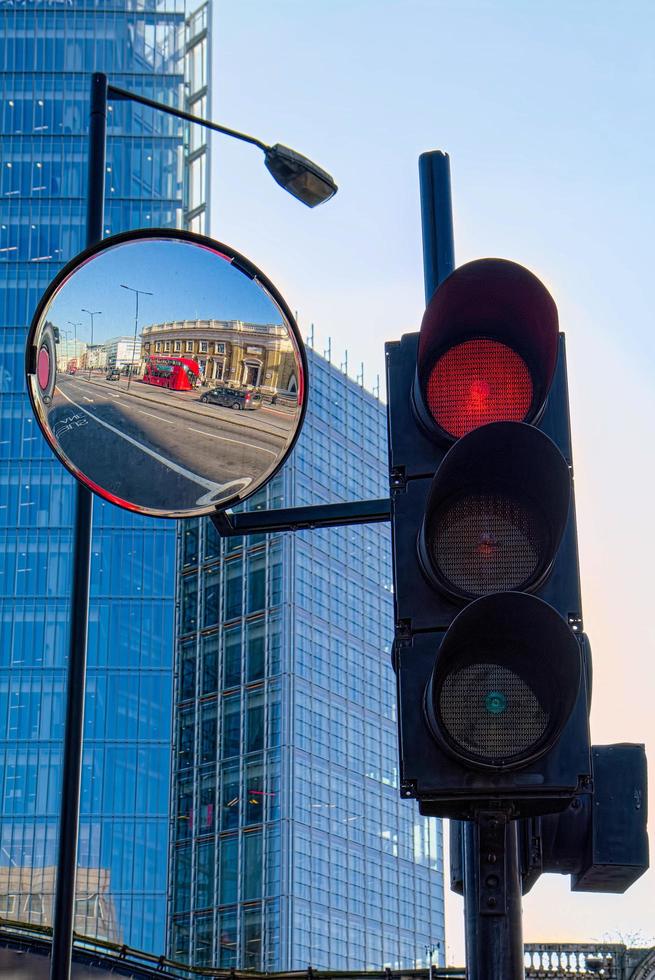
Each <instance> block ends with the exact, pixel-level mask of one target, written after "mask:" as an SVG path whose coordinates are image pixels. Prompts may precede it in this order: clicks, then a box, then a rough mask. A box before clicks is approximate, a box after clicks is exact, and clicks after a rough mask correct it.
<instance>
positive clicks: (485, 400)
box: [426, 337, 534, 438]
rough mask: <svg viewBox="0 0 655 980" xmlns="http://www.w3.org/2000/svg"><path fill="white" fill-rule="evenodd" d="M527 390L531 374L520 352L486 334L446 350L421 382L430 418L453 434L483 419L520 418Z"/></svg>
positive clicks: (527, 405)
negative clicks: (422, 382)
mask: <svg viewBox="0 0 655 980" xmlns="http://www.w3.org/2000/svg"><path fill="white" fill-rule="evenodd" d="M533 394H534V389H533V384H532V377H531V375H530V371H529V369H528V366H527V364H526V363H525V361H524V360H523V358H522V357H521V356H520V354H517V353H516V351H514V350H512V348H511V347H508V346H507V345H506V344H501V343H500V342H499V341H497V340H491V339H490V338H488V337H477V338H474V339H472V340H466V341H464V342H463V343H461V344H457V345H456V346H455V347H451V348H450V349H449V350H447V351H446V353H445V354H443V355H442V356H441V357H440V358H439V359H438V360H437V362H436V363H435V365H434V367H433V368H432V371H431V372H430V375H429V377H428V380H427V385H426V397H427V403H428V409H429V411H430V414H431V415H432V418H433V419H434V421H435V422H436V423H437V425H439V426H440V427H441V428H442V429H443V430H444V431H445V432H447V433H448V435H450V436H453V437H455V438H460V437H461V436H463V435H466V433H467V432H471V431H472V430H473V429H477V428H479V426H481V425H486V424H487V423H488V422H504V421H509V422H522V421H523V420H524V419H525V418H526V417H527V416H528V413H529V411H530V407H531V405H532V400H533Z"/></svg>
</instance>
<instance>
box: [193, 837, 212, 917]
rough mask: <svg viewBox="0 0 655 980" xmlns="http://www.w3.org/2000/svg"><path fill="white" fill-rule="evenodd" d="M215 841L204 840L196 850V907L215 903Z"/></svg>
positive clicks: (206, 906)
mask: <svg viewBox="0 0 655 980" xmlns="http://www.w3.org/2000/svg"><path fill="white" fill-rule="evenodd" d="M214 848H215V841H213V840H210V841H203V843H202V844H199V845H198V848H197V850H196V908H198V909H206V908H210V907H211V906H212V905H213V904H214Z"/></svg>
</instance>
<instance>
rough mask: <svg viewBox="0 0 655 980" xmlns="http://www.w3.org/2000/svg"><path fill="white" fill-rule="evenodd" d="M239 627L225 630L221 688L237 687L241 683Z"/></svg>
mask: <svg viewBox="0 0 655 980" xmlns="http://www.w3.org/2000/svg"><path fill="white" fill-rule="evenodd" d="M241 635H242V634H241V627H240V626H237V627H232V629H226V630H225V632H224V634H223V636H224V652H223V687H224V688H227V687H237V686H238V685H239V684H240V683H241Z"/></svg>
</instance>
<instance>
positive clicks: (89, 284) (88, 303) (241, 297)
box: [43, 238, 282, 344]
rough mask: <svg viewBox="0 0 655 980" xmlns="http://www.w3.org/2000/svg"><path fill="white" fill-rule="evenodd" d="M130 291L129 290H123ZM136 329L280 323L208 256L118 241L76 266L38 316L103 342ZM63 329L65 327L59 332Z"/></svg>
mask: <svg viewBox="0 0 655 980" xmlns="http://www.w3.org/2000/svg"><path fill="white" fill-rule="evenodd" d="M124 286H127V287H128V288H127V289H126V288H123V287H124ZM133 290H139V292H140V295H139V324H138V326H139V327H140V328H141V327H144V326H146V325H149V324H150V325H151V324H158V323H168V322H171V321H173V320H198V319H201V320H205V319H207V320H244V321H248V322H250V323H281V321H282V316H281V313H280V310H279V309H278V308H277V306H276V305H275V304H274V303H273V301H272V300H271V298H270V297H269V295H268V293H267V292H265V291H264V289H262V288H261V286H260V285H259V284H258V283H257V282H256V280H254V279H250V278H249V277H248V276H246V275H245V274H244V273H243V272H241V270H240V269H238V268H237V267H236V266H234V265H232V264H231V262H229V261H226V259H225V258H223V257H222V256H218V255H217V254H216V253H215V252H212V251H210V250H209V249H206V248H202V247H196V246H195V245H191V244H189V243H188V242H182V241H170V240H168V239H161V238H159V239H155V240H154V241H147V240H143V239H142V240H139V241H134V242H122V243H121V244H119V245H114V246H113V247H112V248H109V249H104V250H102V251H100V252H98V253H97V254H95V255H94V256H93V257H92V258H91V259H89V260H87V261H86V262H85V263H84V264H82V265H80V266H79V267H78V268H76V269H75V271H74V272H73V273H72V275H69V276H68V278H67V279H66V280H65V281H64V282H63V283H62V284H61V285H60V286H59V288H58V290H57V292H56V294H55V295H54V297H53V299H52V300H51V302H50V304H49V306H48V308H47V309H46V310H45V311H44V313H43V317H45V318H47V319H51V320H53V322H54V323H56V324H57V325H58V326H60V327H64V324H66V323H68V324H69V325H71V330H72V324H73V323H75V322H77V323H78V324H80V326H78V331H79V337H80V338H84V339H86V340H87V341H90V337H91V334H90V324H91V319H90V316H89V312H87V311H93V313H94V314H96V313H97V316H94V324H93V328H94V329H93V340H94V342H95V343H96V344H98V343H102V342H104V341H105V340H107V339H109V338H110V337H116V336H118V335H119V334H127V335H131V334H132V331H133V330H134V326H135V323H134V320H135V313H136V293H135V292H133ZM64 329H65V328H64Z"/></svg>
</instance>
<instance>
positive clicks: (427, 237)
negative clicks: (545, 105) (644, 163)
mask: <svg viewBox="0 0 655 980" xmlns="http://www.w3.org/2000/svg"><path fill="white" fill-rule="evenodd" d="M419 185H420V194H421V225H422V231H423V275H424V282H425V301H426V304H427V303H428V302H429V301H430V299H431V298H432V295H433V293H434V291H435V289H436V288H437V286H438V285H439V283H441V282H442V281H443V280H444V279H445V278H446V276H448V275H449V274H450V273H451V272H452V271H453V270H454V268H455V244H454V234H453V208H452V197H451V190H450V158H449V156H448V154H447V153H443V152H442V151H441V150H433V151H430V152H428V153H423V154H421V156H420V157H419ZM480 819H482V818H480ZM452 825H453V826H454V825H455V821H453V822H452ZM480 826H481V824H480V820H478V821H475V822H474V821H471V820H466V821H462V822H461V823H460V831H461V841H462V861H463V866H464V873H463V879H464V919H465V925H466V967H467V977H468V980H523V978H524V975H525V971H524V969H523V930H522V922H521V879H520V875H519V871H518V840H517V833H516V821H512V822H506V821H504V817H503V826H504V830H503V844H502V848H503V853H504V862H503V867H504V879H503V880H504V895H505V898H504V903H503V905H502V907H501V908H502V911H501V912H495V911H494V914H493V915H492V914H488V913H490V912H491V911H492V909H491V908H490V907H487V909H486V911H485V914H484V917H483V916H481V912H480V895H481V891H480V888H481V882H482V883H483V878H482V875H483V874H484V875H485V878H484V880H486V878H487V877H489V875H491V876H492V877H493V872H488V873H487V872H486V867H483V865H482V864H481V862H482V861H484V860H486V857H488V856H489V854H490V853H492V851H490V850H488V849H484V848H483V849H482V851H481V847H480V840H481V838H480V834H479V827H480ZM485 826H486V825H485ZM487 887H488V886H487ZM487 897H492V898H493V897H494V896H487ZM496 908H497V906H494V910H495V909H496Z"/></svg>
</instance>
